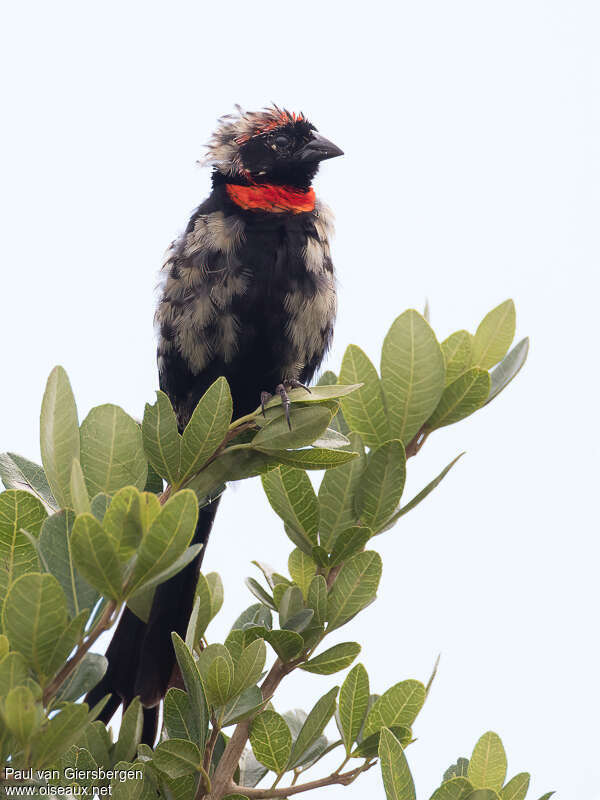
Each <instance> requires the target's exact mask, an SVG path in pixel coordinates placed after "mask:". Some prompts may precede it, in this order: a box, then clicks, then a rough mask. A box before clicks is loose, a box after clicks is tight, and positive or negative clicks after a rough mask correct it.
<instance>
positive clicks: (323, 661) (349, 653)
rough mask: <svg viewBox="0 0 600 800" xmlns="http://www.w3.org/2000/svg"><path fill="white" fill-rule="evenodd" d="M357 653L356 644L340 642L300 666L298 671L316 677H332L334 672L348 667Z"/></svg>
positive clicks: (358, 647)
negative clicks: (300, 670) (312, 674)
mask: <svg viewBox="0 0 600 800" xmlns="http://www.w3.org/2000/svg"><path fill="white" fill-rule="evenodd" d="M359 653H360V645H359V644H357V643H356V642H342V643H341V644H336V645H334V646H333V647H330V648H329V650H325V651H324V652H323V653H320V654H319V655H318V656H316V657H315V658H311V660H310V661H307V662H306V663H305V664H301V665H300V669H303V670H304V671H305V672H314V673H315V674H316V675H333V673H334V672H339V671H340V670H342V669H346V667H349V666H350V664H351V663H352V662H353V661H354V659H355V658H356V656H357V655H358V654H359Z"/></svg>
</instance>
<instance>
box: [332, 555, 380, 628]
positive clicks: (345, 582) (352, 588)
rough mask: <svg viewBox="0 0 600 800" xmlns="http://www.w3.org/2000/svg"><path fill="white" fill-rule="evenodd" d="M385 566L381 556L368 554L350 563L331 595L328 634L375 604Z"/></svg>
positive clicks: (338, 578)
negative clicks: (369, 605) (374, 600)
mask: <svg viewBox="0 0 600 800" xmlns="http://www.w3.org/2000/svg"><path fill="white" fill-rule="evenodd" d="M381 566H382V565H381V557H380V555H379V553H376V552H374V551H368V550H367V551H365V552H363V553H357V555H355V556H352V558H351V559H349V561H346V563H345V564H344V565H343V566H342V568H341V570H340V572H339V575H338V576H337V578H336V580H335V583H334V584H333V587H332V588H331V591H330V592H329V597H328V611H327V621H328V626H327V630H328V631H332V630H334V628H339V627H340V626H341V625H343V624H344V623H345V622H348V620H349V619H351V618H352V617H354V616H355V615H356V614H358V612H359V611H360V610H361V609H363V608H364V607H365V606H367V605H368V604H369V603H370V602H371V601H372V600H373V598H374V597H375V594H376V592H377V587H378V586H379V579H380V578H381Z"/></svg>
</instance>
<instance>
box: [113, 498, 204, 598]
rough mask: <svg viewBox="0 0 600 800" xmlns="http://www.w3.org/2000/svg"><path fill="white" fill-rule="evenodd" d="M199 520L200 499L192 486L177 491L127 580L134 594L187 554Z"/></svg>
mask: <svg viewBox="0 0 600 800" xmlns="http://www.w3.org/2000/svg"><path fill="white" fill-rule="evenodd" d="M197 520H198V501H197V499H196V495H195V494H194V493H193V492H192V491H190V490H189V489H183V490H181V491H179V492H177V493H176V494H174V495H173V496H172V497H171V498H170V499H169V500H167V502H166V503H165V505H164V506H163V507H162V509H161V511H160V513H159V515H158V516H157V517H156V518H155V519H154V521H153V523H152V525H151V526H150V530H149V531H148V533H147V534H146V535H145V536H144V538H143V540H142V543H141V545H140V547H139V549H138V553H137V561H136V564H135V567H134V568H133V572H132V574H131V577H130V579H129V581H128V583H127V594H128V595H129V596H132V595H134V594H135V593H136V592H137V591H139V589H140V588H141V587H142V586H144V585H147V584H148V582H149V581H150V580H151V579H152V578H154V577H156V576H157V575H159V574H160V573H161V572H164V570H166V569H167V568H168V567H170V566H171V565H172V564H173V563H174V562H175V561H176V560H177V559H178V558H179V557H180V556H182V555H183V554H184V552H185V551H186V549H187V547H188V545H189V544H190V541H191V539H192V536H193V535H194V531H195V529H196V522H197Z"/></svg>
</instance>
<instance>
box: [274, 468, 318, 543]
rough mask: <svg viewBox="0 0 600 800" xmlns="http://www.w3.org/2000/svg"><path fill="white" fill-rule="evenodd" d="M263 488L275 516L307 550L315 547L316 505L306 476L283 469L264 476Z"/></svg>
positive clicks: (316, 529)
mask: <svg viewBox="0 0 600 800" xmlns="http://www.w3.org/2000/svg"><path fill="white" fill-rule="evenodd" d="M262 485H263V489H264V490H265V494H266V495H267V498H268V500H269V503H270V504H271V506H272V508H273V510H274V511H275V513H276V514H278V515H279V516H280V517H281V518H282V519H283V521H284V522H285V523H287V524H288V525H289V526H290V527H292V528H293V529H294V530H295V531H296V532H297V533H298V534H299V535H300V537H301V538H302V540H303V541H304V542H305V544H306V546H307V547H311V548H312V546H313V545H316V544H318V530H319V504H318V502H317V497H316V495H315V491H314V489H313V487H312V484H311V482H310V479H309V477H308V475H307V474H306V473H305V472H303V471H302V470H299V469H294V468H293V467H286V466H283V467H279V468H278V469H274V470H272V471H271V472H267V474H266V475H263V476H262ZM309 552H310V551H309Z"/></svg>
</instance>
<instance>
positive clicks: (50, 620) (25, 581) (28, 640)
mask: <svg viewBox="0 0 600 800" xmlns="http://www.w3.org/2000/svg"><path fill="white" fill-rule="evenodd" d="M2 622H3V627H4V632H5V634H6V635H7V636H8V638H9V640H10V643H11V647H12V648H13V649H14V650H17V651H18V652H19V653H21V654H22V655H23V657H24V658H25V659H26V661H27V662H28V663H29V665H30V666H31V667H32V669H33V670H34V671H35V672H36V673H37V674H38V675H39V676H40V677H41V678H42V679H43V678H47V677H49V676H50V674H51V672H52V662H53V659H54V652H55V646H56V642H57V641H58V640H59V639H60V637H61V635H62V634H63V632H64V631H65V629H66V627H67V624H68V615H67V601H66V600H65V595H64V593H63V591H62V589H61V588H60V584H59V583H58V581H57V580H56V578H55V577H54V576H52V575H39V574H35V573H33V574H29V575H22V576H21V577H20V578H18V579H17V580H16V581H15V582H14V583H13V584H12V586H11V587H10V589H9V590H8V594H7V596H6V600H5V602H4V608H3V611H2Z"/></svg>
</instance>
